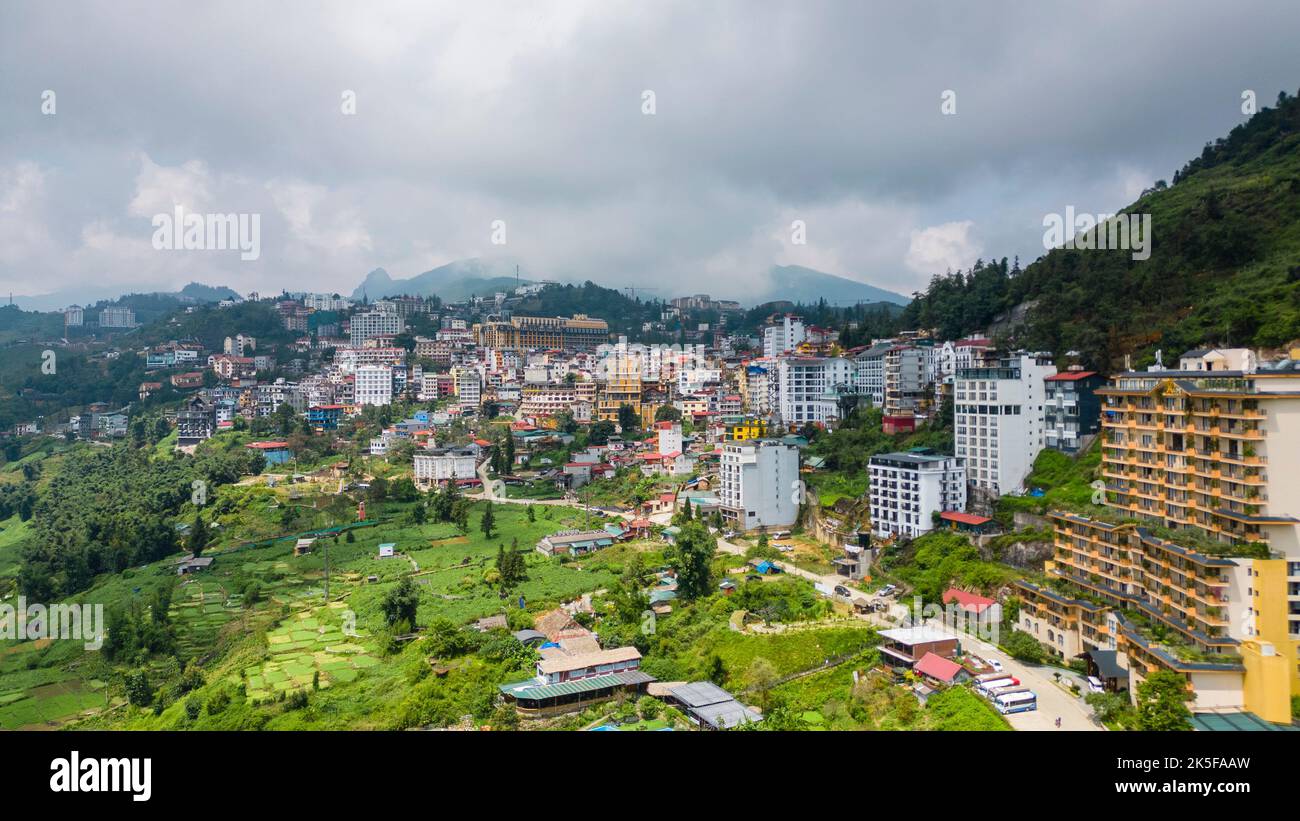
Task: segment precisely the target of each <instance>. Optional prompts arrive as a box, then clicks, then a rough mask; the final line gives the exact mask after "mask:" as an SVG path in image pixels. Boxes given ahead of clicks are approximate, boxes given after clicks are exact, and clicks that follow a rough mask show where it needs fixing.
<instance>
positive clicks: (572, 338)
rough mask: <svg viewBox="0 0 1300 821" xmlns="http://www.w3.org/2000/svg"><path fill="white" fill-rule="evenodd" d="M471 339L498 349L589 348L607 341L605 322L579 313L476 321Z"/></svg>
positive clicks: (607, 333) (607, 332)
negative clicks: (496, 320)
mask: <svg viewBox="0 0 1300 821" xmlns="http://www.w3.org/2000/svg"><path fill="white" fill-rule="evenodd" d="M474 341H475V342H476V343H478V344H479V345H482V346H484V347H487V348H497V349H500V350H515V351H545V350H593V349H595V348H596V347H598V346H600V345H603V344H605V343H606V342H608V341H609V324H608V323H607V322H605V320H603V319H594V318H592V317H588V316H585V315H583V314H574V315H573V317H572V318H569V317H563V316H512V317H511V318H510V320H509V321H507V322H485V323H481V324H476V325H475V326H474Z"/></svg>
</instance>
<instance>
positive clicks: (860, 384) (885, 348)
mask: <svg viewBox="0 0 1300 821" xmlns="http://www.w3.org/2000/svg"><path fill="white" fill-rule="evenodd" d="M892 347H893V343H891V342H880V343H877V344H875V345H872V346H871V347H869V348H867V349H866V350H864V351H861V352H860V353H858V354H857V355H855V356H854V357H853V387H854V389H855V390H856V391H857V393H858V395H859V396H866V397H869V398H870V399H871V404H872V405H875V406H876V407H878V408H879V407H883V406H884V404H885V354H887V353H889V349H890V348H892Z"/></svg>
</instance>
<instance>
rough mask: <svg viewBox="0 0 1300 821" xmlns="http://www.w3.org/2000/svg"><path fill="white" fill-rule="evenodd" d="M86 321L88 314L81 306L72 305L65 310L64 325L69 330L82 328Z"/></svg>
mask: <svg viewBox="0 0 1300 821" xmlns="http://www.w3.org/2000/svg"><path fill="white" fill-rule="evenodd" d="M85 321H86V312H85V310H84V309H83V308H82V307H81V306H80V305H70V306H68V307H67V308H65V309H64V310H63V324H64V325H66V326H68V327H69V328H80V327H81V326H82V324H84V323H85Z"/></svg>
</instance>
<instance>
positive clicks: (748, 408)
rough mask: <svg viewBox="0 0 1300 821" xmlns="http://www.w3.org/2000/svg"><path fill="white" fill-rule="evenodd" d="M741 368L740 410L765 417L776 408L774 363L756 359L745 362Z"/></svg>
mask: <svg viewBox="0 0 1300 821" xmlns="http://www.w3.org/2000/svg"><path fill="white" fill-rule="evenodd" d="M741 368H742V370H741V373H740V390H741V403H742V406H743V407H742V410H744V411H745V412H748V413H752V414H756V415H758V416H767V415H768V414H769V413H771V412H772V410H773V409H774V408H775V407H776V401H775V400H776V392H777V387H776V386H777V382H776V363H775V362H769V361H767V360H763V359H757V360H750V361H749V362H746V363H745V364H744V365H742V366H741Z"/></svg>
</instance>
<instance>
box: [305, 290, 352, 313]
mask: <svg viewBox="0 0 1300 821" xmlns="http://www.w3.org/2000/svg"><path fill="white" fill-rule="evenodd" d="M302 304H303V305H304V306H305V307H307V308H311V309H312V310H314V311H343V310H346V309H348V308H350V307H352V300H350V299H347V298H345V297H341V296H339V295H338V294H303V297H302Z"/></svg>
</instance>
